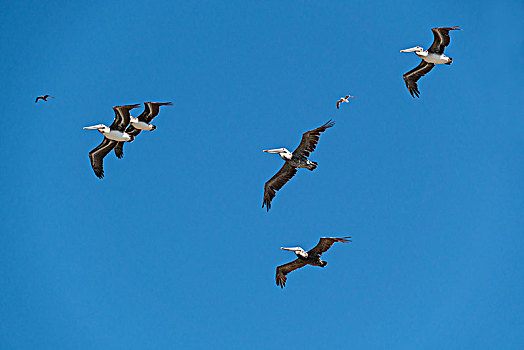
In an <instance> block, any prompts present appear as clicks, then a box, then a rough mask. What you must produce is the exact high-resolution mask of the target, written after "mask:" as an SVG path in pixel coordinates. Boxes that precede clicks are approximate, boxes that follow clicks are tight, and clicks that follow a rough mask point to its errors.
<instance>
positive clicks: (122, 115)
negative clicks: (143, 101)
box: [109, 105, 140, 132]
mask: <svg viewBox="0 0 524 350" xmlns="http://www.w3.org/2000/svg"><path fill="white" fill-rule="evenodd" d="M138 106H140V105H125V106H116V107H113V110H114V111H115V120H114V121H113V124H111V126H109V128H110V129H111V130H118V131H121V132H125V130H126V127H127V126H128V125H129V122H130V121H131V116H130V114H129V111H130V110H132V109H133V108H137V107H138Z"/></svg>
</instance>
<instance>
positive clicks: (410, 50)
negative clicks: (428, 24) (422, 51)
mask: <svg viewBox="0 0 524 350" xmlns="http://www.w3.org/2000/svg"><path fill="white" fill-rule="evenodd" d="M418 49H419V48H418V47H412V48H410V49H404V50H400V52H413V51H417V50H418Z"/></svg>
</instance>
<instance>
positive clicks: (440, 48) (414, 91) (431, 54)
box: [400, 26, 461, 98]
mask: <svg viewBox="0 0 524 350" xmlns="http://www.w3.org/2000/svg"><path fill="white" fill-rule="evenodd" d="M458 27H459V26H454V27H438V28H433V29H431V30H432V31H433V36H434V37H435V40H433V44H431V47H430V48H429V49H428V50H426V51H424V49H423V48H422V47H420V46H415V47H412V48H410V49H405V50H400V52H415V54H416V55H417V56H418V57H420V58H422V62H420V64H419V65H418V66H417V67H415V68H413V69H412V70H410V71H409V72H407V73H405V74H404V75H403V78H404V82H405V83H406V86H407V88H408V90H409V93H410V94H411V96H412V97H413V98H415V96H417V97H419V95H420V91H418V86H417V80H419V79H420V78H422V77H423V76H424V75H426V74H427V73H428V72H429V71H430V70H432V69H433V67H435V64H447V65H450V64H451V63H452V62H453V59H452V58H451V57H447V56H446V55H444V49H445V48H446V46H448V45H449V42H450V37H449V31H450V30H461V29H458Z"/></svg>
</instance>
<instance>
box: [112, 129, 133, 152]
mask: <svg viewBox="0 0 524 350" xmlns="http://www.w3.org/2000/svg"><path fill="white" fill-rule="evenodd" d="M135 130H136V129H135ZM126 132H127V130H126ZM124 143H125V142H124V141H118V142H117V144H116V146H115V148H114V150H115V156H117V158H118V159H122V158H124Z"/></svg>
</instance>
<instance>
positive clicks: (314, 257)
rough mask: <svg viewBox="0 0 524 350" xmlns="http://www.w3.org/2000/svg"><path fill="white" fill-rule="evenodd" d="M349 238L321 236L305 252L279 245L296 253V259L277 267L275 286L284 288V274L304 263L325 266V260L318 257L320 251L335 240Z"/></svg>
mask: <svg viewBox="0 0 524 350" xmlns="http://www.w3.org/2000/svg"><path fill="white" fill-rule="evenodd" d="M350 238H351V237H340V238H336V237H322V238H320V241H319V242H318V244H317V245H316V246H315V247H314V248H312V249H310V250H308V251H307V252H306V251H305V250H304V249H302V248H300V247H292V248H285V247H281V248H280V249H284V250H289V251H291V252H294V253H295V254H296V255H297V258H298V259H296V260H294V261H292V262H289V263H287V264H284V265H280V266H278V267H277V275H276V278H275V279H276V281H277V286H280V288H284V287H285V286H286V280H287V277H286V275H287V274H288V273H290V272H292V271H295V270H296V269H300V268H301V267H304V266H306V265H313V266H320V267H325V266H326V265H327V261H323V260H321V259H320V257H321V256H322V253H325V252H327V251H328V250H329V248H331V246H332V245H333V243H335V242H340V243H348V242H351V240H349V239H350Z"/></svg>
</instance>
